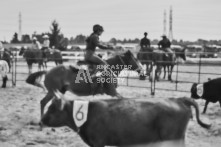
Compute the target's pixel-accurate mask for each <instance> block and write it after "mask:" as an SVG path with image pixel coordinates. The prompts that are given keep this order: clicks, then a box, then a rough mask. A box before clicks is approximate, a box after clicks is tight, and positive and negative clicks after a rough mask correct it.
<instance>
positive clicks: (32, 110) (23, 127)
mask: <svg viewBox="0 0 221 147" xmlns="http://www.w3.org/2000/svg"><path fill="white" fill-rule="evenodd" d="M22 64H24V63H22ZM69 64H70V63H69ZM52 65H53V63H52ZM175 70H176V68H175ZM198 70H199V68H198V67H197V66H183V67H179V71H196V72H197V71H198ZM201 70H202V72H207V74H205V75H201V77H200V82H202V81H207V79H208V78H215V77H214V76H212V74H208V72H210V73H217V72H218V71H221V67H216V68H214V67H210V66H206V67H203V68H202V69H201ZM33 71H37V67H35V68H34V69H33ZM17 72H18V73H26V74H18V75H17V80H18V81H17V83H16V87H12V86H11V83H10V82H9V83H8V87H7V88H6V89H2V88H0V147H27V146H33V147H87V145H86V144H85V143H84V142H83V141H82V140H81V138H80V137H79V136H78V135H77V133H75V132H74V131H72V130H71V129H69V128H67V127H62V128H44V129H43V130H40V129H39V127H38V126H34V125H32V122H38V121H39V120H40V100H41V99H42V98H43V97H44V96H45V93H44V92H43V90H42V89H40V88H38V87H34V86H31V85H28V84H26V83H25V82H24V80H25V79H26V77H27V67H26V66H25V67H21V66H19V68H18V69H17ZM135 76H136V75H135ZM217 76H218V75H217ZM176 77H177V78H178V79H179V80H181V81H190V82H199V78H198V77H197V75H196V74H191V75H190V73H188V74H185V73H182V74H180V73H179V75H178V76H177V75H176V72H174V75H173V79H175V78H176ZM10 78H11V77H10V75H9V79H10ZM121 82H122V83H120V85H131V86H140V87H150V82H148V81H147V80H145V81H140V80H138V79H133V80H129V81H125V80H124V81H121ZM0 84H1V81H0ZM191 84H192V83H178V85H177V87H176V85H175V84H174V83H171V82H168V81H164V82H158V83H157V84H156V86H157V87H158V88H159V89H160V88H168V89H176V88H177V90H182V91H184V92H177V91H167V90H157V91H156V94H155V96H151V95H150V89H148V88H136V87H127V86H120V87H119V88H118V89H117V90H118V91H119V93H121V94H122V95H123V96H124V97H127V98H145V99H158V98H159V99H165V98H169V97H175V98H179V97H183V96H186V97H189V96H190V93H189V90H190V87H191ZM66 96H68V97H72V98H73V99H75V98H77V97H76V96H75V95H73V94H71V93H70V92H67V93H66ZM79 98H80V99H87V100H94V99H107V98H111V97H110V96H107V95H102V96H100V95H98V96H94V97H93V96H89V97H78V99H79ZM197 103H198V104H199V108H200V112H202V110H203V107H204V103H205V101H204V100H197ZM193 114H195V111H193ZM194 116H195V115H194ZM201 119H202V120H203V121H204V122H210V123H211V124H212V127H211V128H210V129H209V130H206V129H204V128H202V127H200V126H199V125H198V124H197V122H196V119H195V117H194V118H193V120H190V122H189V124H188V128H187V131H186V141H185V142H186V146H187V147H220V144H221V108H220V106H219V104H218V103H215V104H213V103H210V104H209V106H208V109H207V113H206V114H203V115H202V114H201Z"/></svg>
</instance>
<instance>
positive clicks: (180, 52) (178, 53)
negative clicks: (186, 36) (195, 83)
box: [163, 48, 186, 81]
mask: <svg viewBox="0 0 221 147" xmlns="http://www.w3.org/2000/svg"><path fill="white" fill-rule="evenodd" d="M173 51H174V52H175V53H174V54H175V55H174V54H168V56H164V62H163V69H164V76H163V78H164V79H165V77H166V68H167V73H168V80H169V81H172V72H173V68H174V66H175V65H176V62H177V58H179V57H180V58H181V59H183V60H184V61H186V54H185V53H186V52H185V51H186V49H185V48H183V49H178V48H177V49H176V48H175V49H174V50H173Z"/></svg>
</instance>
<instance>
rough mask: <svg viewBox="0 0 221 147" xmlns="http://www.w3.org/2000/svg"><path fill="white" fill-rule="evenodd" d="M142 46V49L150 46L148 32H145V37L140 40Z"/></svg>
mask: <svg viewBox="0 0 221 147" xmlns="http://www.w3.org/2000/svg"><path fill="white" fill-rule="evenodd" d="M140 47H141V50H142V51H144V50H146V49H147V48H150V40H149V39H148V38H147V32H144V38H142V39H141V41H140Z"/></svg>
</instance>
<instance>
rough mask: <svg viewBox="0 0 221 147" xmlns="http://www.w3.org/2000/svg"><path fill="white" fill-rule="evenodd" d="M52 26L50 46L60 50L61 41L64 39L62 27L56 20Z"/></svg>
mask: <svg viewBox="0 0 221 147" xmlns="http://www.w3.org/2000/svg"><path fill="white" fill-rule="evenodd" d="M51 25H52V26H51V34H50V46H51V47H52V46H54V47H55V48H58V47H59V42H60V40H61V39H63V35H61V32H60V27H59V24H58V22H57V21H56V20H54V21H52V24H51Z"/></svg>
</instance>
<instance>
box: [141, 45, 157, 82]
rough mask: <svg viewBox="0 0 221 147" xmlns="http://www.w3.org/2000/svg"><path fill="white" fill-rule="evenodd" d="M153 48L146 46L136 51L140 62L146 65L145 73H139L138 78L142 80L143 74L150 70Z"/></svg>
mask: <svg viewBox="0 0 221 147" xmlns="http://www.w3.org/2000/svg"><path fill="white" fill-rule="evenodd" d="M153 50H154V48H152V47H146V48H142V49H141V50H140V51H139V52H138V53H137V59H138V60H140V62H141V64H143V65H146V71H145V72H146V73H145V75H144V74H143V75H142V74H141V75H140V79H141V80H142V79H143V80H144V79H145V76H148V75H149V74H150V72H151V63H152V52H153Z"/></svg>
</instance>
